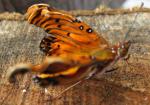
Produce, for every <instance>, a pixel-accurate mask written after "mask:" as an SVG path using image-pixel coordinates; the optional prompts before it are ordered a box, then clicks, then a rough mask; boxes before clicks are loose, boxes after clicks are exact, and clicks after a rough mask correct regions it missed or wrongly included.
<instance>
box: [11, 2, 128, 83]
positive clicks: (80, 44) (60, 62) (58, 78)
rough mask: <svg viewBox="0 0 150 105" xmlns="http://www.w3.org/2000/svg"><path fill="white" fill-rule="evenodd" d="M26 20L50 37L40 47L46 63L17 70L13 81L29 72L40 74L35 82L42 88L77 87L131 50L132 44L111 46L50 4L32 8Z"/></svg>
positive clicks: (83, 24)
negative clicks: (53, 85) (78, 83)
mask: <svg viewBox="0 0 150 105" xmlns="http://www.w3.org/2000/svg"><path fill="white" fill-rule="evenodd" d="M26 18H27V21H28V22H29V23H30V24H34V25H36V26H38V27H41V28H43V29H44V30H45V31H46V32H47V33H48V34H49V35H47V36H44V38H43V39H42V41H41V43H40V49H41V50H42V51H43V52H44V53H45V54H46V59H45V61H44V62H43V63H42V64H39V65H31V64H29V65H25V66H24V65H23V66H17V67H16V68H13V69H12V71H11V72H10V75H9V76H10V77H12V76H13V75H14V74H15V73H16V72H19V71H21V69H26V70H28V71H33V72H38V73H40V74H39V75H37V76H35V77H34V80H35V81H36V82H40V83H41V84H47V83H53V84H58V83H75V82H77V81H80V80H82V79H85V78H89V77H91V76H93V75H94V74H96V73H98V72H100V73H101V72H104V71H106V70H105V68H106V67H107V66H109V65H110V64H112V63H114V62H116V61H117V60H119V59H120V58H122V57H124V56H125V55H126V54H127V52H128V49H129V46H130V43H129V42H123V43H120V44H118V45H115V46H110V45H109V44H108V42H107V41H106V40H105V39H104V38H103V37H102V36H100V35H98V34H97V33H96V32H95V31H94V30H93V29H92V28H90V27H89V26H88V25H87V24H85V23H84V22H81V21H80V20H78V19H77V18H75V17H74V16H72V15H70V14H68V13H67V12H65V11H62V10H57V9H55V8H53V7H51V6H49V5H47V4H35V5H33V6H31V7H29V8H28V10H27V13H26Z"/></svg>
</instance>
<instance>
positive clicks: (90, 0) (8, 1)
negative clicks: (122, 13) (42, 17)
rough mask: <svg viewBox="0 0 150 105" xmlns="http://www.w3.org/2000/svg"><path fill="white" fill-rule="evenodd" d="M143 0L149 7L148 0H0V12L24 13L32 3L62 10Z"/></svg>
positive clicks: (131, 4) (149, 2)
mask: <svg viewBox="0 0 150 105" xmlns="http://www.w3.org/2000/svg"><path fill="white" fill-rule="evenodd" d="M141 2H144V6H145V7H150V0H0V12H4V11H9V12H14V11H16V12H20V13H25V12H26V9H27V8H28V7H29V6H31V5H32V4H36V3H47V4H50V5H52V6H54V7H56V8H59V9H64V10H76V9H90V10H91V9H95V8H96V7H98V6H100V5H105V6H108V7H110V8H121V7H123V8H130V7H133V6H138V5H140V4H141Z"/></svg>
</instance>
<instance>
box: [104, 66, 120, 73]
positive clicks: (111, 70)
mask: <svg viewBox="0 0 150 105" xmlns="http://www.w3.org/2000/svg"><path fill="white" fill-rule="evenodd" d="M117 69H118V67H115V68H111V69H109V70H106V71H105V73H109V72H113V71H115V70H117Z"/></svg>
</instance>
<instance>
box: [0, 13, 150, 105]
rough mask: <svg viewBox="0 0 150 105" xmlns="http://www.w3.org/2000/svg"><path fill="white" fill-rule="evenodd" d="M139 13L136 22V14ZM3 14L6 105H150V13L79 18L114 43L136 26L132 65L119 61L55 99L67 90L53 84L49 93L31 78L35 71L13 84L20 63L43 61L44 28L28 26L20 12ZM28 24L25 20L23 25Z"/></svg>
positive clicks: (1, 66)
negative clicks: (15, 67)
mask: <svg viewBox="0 0 150 105" xmlns="http://www.w3.org/2000/svg"><path fill="white" fill-rule="evenodd" d="M136 14H138V16H137V18H136V21H135V22H133V21H134V18H135V15H136ZM9 15H12V17H11V16H10V17H11V18H10V17H9V18H7V16H8V15H7V16H6V15H5V14H2V15H1V14H0V16H2V17H3V18H2V17H0V19H1V21H0V42H1V43H0V105H148V104H149V103H150V84H149V82H150V76H149V74H150V13H149V12H146V13H144V12H137V13H136V12H135V13H130V14H128V13H127V14H118V13H117V14H113V15H101V14H99V15H95V16H94V15H93V16H78V18H80V19H82V20H83V21H84V22H86V23H88V24H89V25H90V26H91V27H92V28H94V29H95V30H96V31H97V32H98V33H100V35H101V36H103V37H104V38H105V39H107V40H108V42H109V43H110V44H116V43H118V42H121V41H123V39H124V37H125V35H126V33H127V31H128V30H129V28H130V26H131V25H132V24H133V27H132V31H131V32H130V33H129V34H128V37H127V38H128V39H130V40H132V41H133V43H132V46H131V48H130V50H129V54H130V55H131V56H130V58H129V61H128V62H129V64H128V65H127V64H126V63H125V61H119V62H117V64H116V65H114V66H116V67H118V70H116V71H113V72H111V73H107V74H104V75H103V77H99V75H97V76H95V77H94V78H93V79H90V80H87V81H85V82H84V83H81V84H80V85H77V86H75V87H73V88H72V89H70V90H68V91H67V92H66V93H64V94H63V95H62V97H61V98H60V99H57V100H51V99H52V97H53V96H56V95H57V94H59V93H60V92H61V91H62V90H63V89H65V88H66V87H65V86H56V87H53V86H49V87H48V92H49V94H47V93H45V89H44V88H42V87H39V86H37V85H36V84H34V83H33V82H32V80H31V78H32V75H33V74H32V73H27V74H25V75H22V76H21V75H18V78H17V80H18V81H17V82H16V83H15V84H10V83H8V82H7V78H6V73H7V72H9V71H8V68H9V67H10V66H13V65H15V64H17V63H21V62H24V63H25V62H31V63H33V64H38V63H41V62H42V61H43V59H44V55H43V54H42V52H40V50H39V43H40V41H41V39H42V38H43V37H44V36H45V35H46V34H47V33H46V32H44V30H43V29H41V28H38V27H36V26H33V25H30V24H28V22H27V21H25V20H22V19H21V18H22V15H17V16H20V17H19V18H16V17H17V16H16V15H14V14H11V13H10V14H9ZM19 20H22V21H19Z"/></svg>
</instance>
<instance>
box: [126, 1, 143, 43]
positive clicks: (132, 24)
mask: <svg viewBox="0 0 150 105" xmlns="http://www.w3.org/2000/svg"><path fill="white" fill-rule="evenodd" d="M143 6H144V3H143V2H142V3H141V6H140V8H142V7H143ZM140 8H139V9H140ZM138 15H139V14H138V13H137V14H136V15H135V17H134V20H133V22H132V23H131V26H130V28H129V30H128V31H127V33H126V35H125V37H124V40H123V42H125V41H126V39H127V37H128V35H129V33H130V32H131V31H132V29H133V26H134V24H135V21H136V19H137V16H138Z"/></svg>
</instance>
